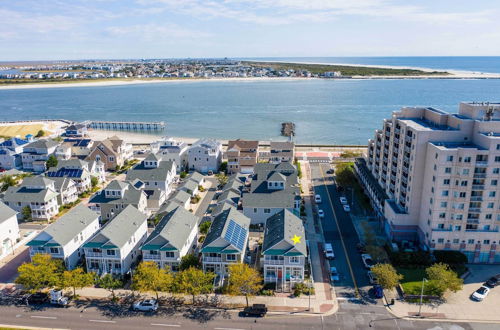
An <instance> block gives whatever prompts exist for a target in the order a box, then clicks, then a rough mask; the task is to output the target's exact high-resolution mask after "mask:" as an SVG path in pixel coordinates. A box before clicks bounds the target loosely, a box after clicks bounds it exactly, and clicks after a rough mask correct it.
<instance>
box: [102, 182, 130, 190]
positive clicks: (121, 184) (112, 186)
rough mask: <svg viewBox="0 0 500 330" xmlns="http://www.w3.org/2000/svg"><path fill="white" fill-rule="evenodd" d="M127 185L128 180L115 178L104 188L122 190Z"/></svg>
mask: <svg viewBox="0 0 500 330" xmlns="http://www.w3.org/2000/svg"><path fill="white" fill-rule="evenodd" d="M127 187H128V183H127V182H123V181H118V180H113V181H111V182H110V183H109V184H108V185H107V186H106V188H104V189H110V190H122V189H125V188H127Z"/></svg>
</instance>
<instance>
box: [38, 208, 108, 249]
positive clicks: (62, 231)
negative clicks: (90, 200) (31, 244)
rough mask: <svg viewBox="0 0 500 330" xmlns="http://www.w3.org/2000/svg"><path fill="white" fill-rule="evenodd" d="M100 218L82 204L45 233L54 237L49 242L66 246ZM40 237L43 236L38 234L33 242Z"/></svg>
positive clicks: (46, 229)
mask: <svg viewBox="0 0 500 330" xmlns="http://www.w3.org/2000/svg"><path fill="white" fill-rule="evenodd" d="M98 218H99V214H97V213H96V212H94V211H92V210H91V209H89V208H88V207H86V206H85V205H83V204H80V205H77V206H75V207H74V208H73V209H71V210H70V211H69V212H68V213H66V214H65V215H63V216H62V217H60V218H59V219H58V220H57V221H56V222H54V223H53V224H51V225H50V226H48V227H47V228H45V230H44V231H43V232H45V233H47V234H49V235H50V236H51V237H52V239H51V240H50V241H49V242H54V243H58V244H59V245H60V246H64V245H66V244H67V243H69V242H70V241H71V240H72V239H73V238H74V237H75V236H77V235H78V234H79V233H80V232H82V231H83V230H84V229H85V228H87V227H88V226H89V225H90V224H91V223H92V222H94V221H95V220H96V219H98ZM97 223H99V222H97ZM40 235H42V234H38V236H36V237H35V238H34V239H33V240H35V241H36V240H38V239H39V238H38V237H39V236H40Z"/></svg>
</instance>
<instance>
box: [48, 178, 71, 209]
mask: <svg viewBox="0 0 500 330" xmlns="http://www.w3.org/2000/svg"><path fill="white" fill-rule="evenodd" d="M50 180H52V181H54V187H55V189H56V192H57V193H59V195H58V196H57V203H58V204H59V205H66V204H69V203H73V202H75V201H76V200H77V199H78V188H77V185H76V182H75V181H73V180H72V179H70V178H68V177H57V178H50Z"/></svg>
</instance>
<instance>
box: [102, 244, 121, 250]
mask: <svg viewBox="0 0 500 330" xmlns="http://www.w3.org/2000/svg"><path fill="white" fill-rule="evenodd" d="M102 248H103V249H118V246H116V245H114V244H106V245H103V246H102Z"/></svg>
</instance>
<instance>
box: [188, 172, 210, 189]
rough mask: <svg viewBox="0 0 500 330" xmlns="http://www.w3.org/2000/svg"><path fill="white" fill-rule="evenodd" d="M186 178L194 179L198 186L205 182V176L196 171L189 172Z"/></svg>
mask: <svg viewBox="0 0 500 330" xmlns="http://www.w3.org/2000/svg"><path fill="white" fill-rule="evenodd" d="M186 180H191V181H194V182H196V183H197V184H198V186H202V185H203V184H204V183H205V181H206V180H205V176H204V175H203V174H201V173H198V172H191V174H190V175H189V176H188V177H187V178H186Z"/></svg>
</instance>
